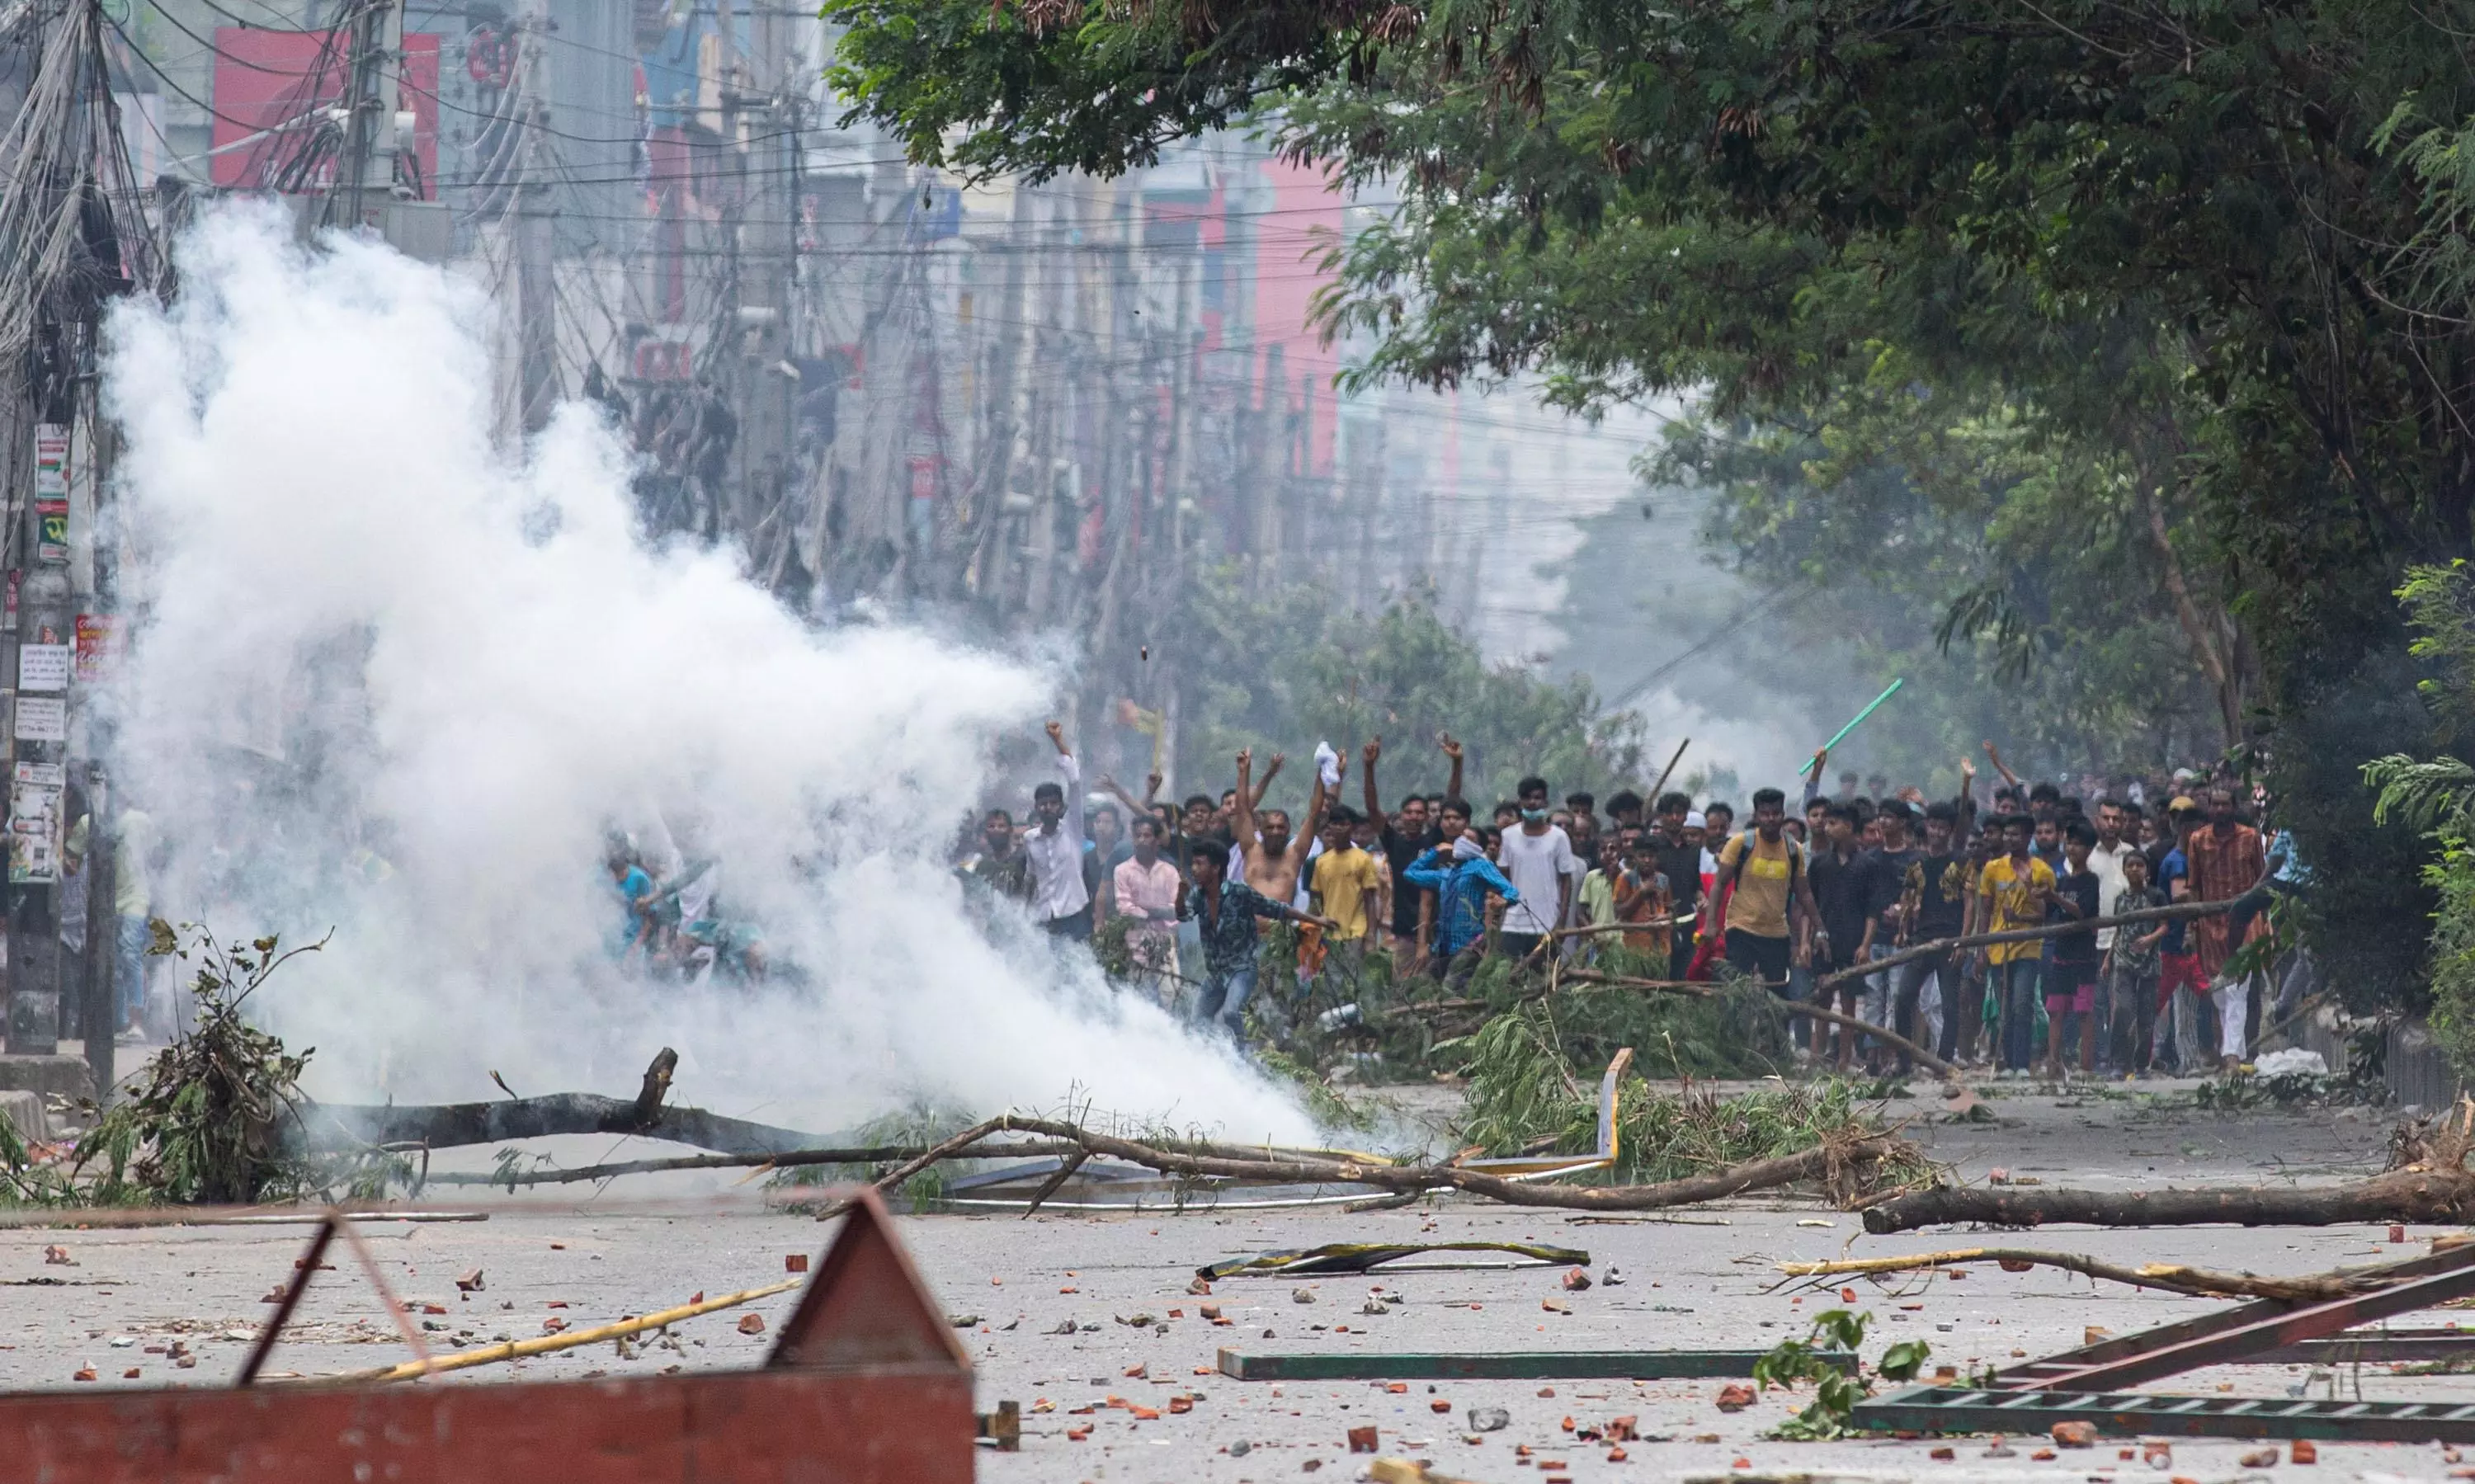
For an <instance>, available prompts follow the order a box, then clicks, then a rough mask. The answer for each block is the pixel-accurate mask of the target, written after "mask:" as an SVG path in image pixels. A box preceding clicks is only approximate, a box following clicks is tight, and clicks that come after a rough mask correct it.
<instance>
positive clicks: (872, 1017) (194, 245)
mask: <svg viewBox="0 0 2475 1484" xmlns="http://www.w3.org/2000/svg"><path fill="white" fill-rule="evenodd" d="M183 265H184V278H183V292H182V297H181V298H180V299H179V301H178V302H177V303H176V304H173V305H172V306H170V307H169V308H152V307H135V308H129V309H126V310H124V311H123V312H122V313H121V314H120V315H119V316H118V317H117V318H116V319H115V320H114V322H113V324H112V326H111V339H112V350H111V353H110V360H109V364H108V367H107V382H106V384H107V388H108V392H107V395H108V402H109V411H110V415H112V416H113V417H115V418H117V419H118V420H119V422H120V423H121V426H122V427H123V428H124V430H125V433H126V450H125V454H124V457H123V459H122V462H121V464H120V467H119V475H118V476H119V498H120V500H121V504H122V509H123V510H124V511H125V512H126V516H127V519H128V520H130V521H131V522H132V523H133V525H132V527H131V528H132V529H133V530H134V531H135V532H138V533H140V536H141V539H140V541H139V542H138V546H139V547H140V550H141V556H140V558H139V560H138V561H137V563H136V564H135V565H136V568H137V570H136V571H135V572H133V573H132V574H131V581H130V586H131V588H132V590H133V591H134V592H135V594H136V595H137V596H139V597H140V598H141V600H142V610H141V613H140V621H139V623H138V625H137V627H136V629H135V635H134V641H133V645H132V648H131V653H130V657H129V664H128V666H127V668H126V671H125V676H124V678H123V680H122V681H121V682H120V688H119V691H118V693H117V694H116V695H114V696H112V697H110V698H109V699H110V700H111V701H112V702H114V703H116V706H117V709H118V711H119V712H120V714H121V717H122V722H121V727H120V733H119V737H120V741H119V746H118V748H117V751H116V757H115V762H116V763H117V764H118V765H119V766H118V774H117V775H118V777H119V779H120V780H121V787H122V790H123V793H124V797H125V798H126V800H127V801H128V802H130V803H132V804H134V805H135V806H136V807H139V808H142V809H144V810H145V811H146V812H147V813H148V814H149V815H152V816H153V818H154V819H155V820H156V821H157V823H158V826H159V829H160V831H161V833H162V835H163V837H164V839H165V840H166V841H167V843H168V848H169V852H170V857H171V864H170V866H169V867H168V869H167V870H165V871H164V872H162V873H161V874H160V875H159V879H158V881H157V892H156V902H155V910H156V912H157V914H158V915H167V916H173V917H190V918H203V919H204V920H207V921H208V922H210V923H211V924H213V925H214V926H215V928H216V929H217V930H218V931H219V933H220V934H221V935H223V936H225V937H235V936H248V935H254V934H257V933H259V932H262V931H280V932H281V933H282V935H283V937H284V939H285V941H286V942H298V941H301V940H303V939H304V938H305V937H306V938H314V937H317V936H318V935H319V934H321V933H323V932H324V931H325V930H326V929H327V928H328V927H329V926H330V925H332V926H333V927H334V929H335V936H334V941H333V942H332V944H331V946H330V947H329V948H328V949H327V950H326V951H325V952H324V953H323V954H320V955H317V956H313V957H308V958H305V959H302V960H298V961H295V962H294V963H293V964H291V965H290V966H288V967H287V968H286V969H285V970H284V972H283V974H282V977H281V978H279V979H278V980H277V981H275V982H274V983H272V984H271V985H269V986H268V988H267V989H266V990H265V991H264V999H263V1004H262V1006H261V1013H262V1014H263V1015H264V1016H265V1017H266V1018H267V1019H269V1020H270V1021H271V1022H272V1024H273V1025H274V1027H275V1028H276V1029H277V1030H279V1031H280V1032H281V1033H282V1034H284V1035H286V1037H287V1038H288V1039H290V1040H291V1041H292V1042H293V1043H294V1044H296V1045H314V1046H316V1047H317V1049H318V1050H317V1058H316V1059H315V1061H314V1062H313V1064H312V1068H311V1073H312V1084H313V1087H314V1088H315V1090H317V1091H318V1092H319V1093H320V1094H321V1095H323V1096H327V1097H331V1098H351V1097H371V1096H378V1095H385V1096H391V1097H394V1098H396V1099H398V1100H401V1101H427V1100H429V1099H434V1098H444V1097H472V1096H489V1095H492V1089H491V1088H490V1087H489V1084H488V1083H487V1081H486V1072H487V1070H488V1069H493V1068H495V1069H497V1070H499V1071H501V1072H502V1073H503V1074H504V1076H505V1077H506V1079H507V1081H508V1082H509V1083H512V1084H513V1085H514V1086H515V1087H516V1088H517V1089H518V1090H519V1091H523V1092H527V1093H529V1092H536V1091H551V1090H558V1089H563V1088H579V1087H580V1088H592V1089H598V1090H609V1091H624V1090H625V1089H626V1088H628V1087H629V1086H632V1084H633V1080H634V1077H635V1074H636V1072H637V1071H638V1070H640V1069H641V1068H642V1066H643V1065H644V1063H645V1061H646V1060H647V1059H648V1058H649V1057H650V1055H651V1054H652V1052H653V1051H654V1050H655V1049H656V1048H657V1047H659V1046H661V1045H663V1044H670V1045H674V1046H676V1047H677V1048H679V1050H680V1051H681V1053H682V1056H683V1058H684V1061H683V1068H682V1075H681V1084H680V1097H681V1099H682V1101H687V1100H694V1101H698V1102H700V1103H702V1104H704V1105H705V1106H709V1107H716V1108H718V1109H721V1110H723V1111H727V1112H733V1113H739V1114H743V1115H747V1116H754V1117H759V1118H762V1119H764V1120H766V1121H768V1122H776V1123H785V1124H789V1125H791V1126H794V1127H800V1128H807V1129H811V1130H832V1129H838V1128H842V1127H846V1126H847V1125H848V1124H850V1123H852V1122H856V1121H858V1120H862V1119H865V1118H867V1117H869V1116H870V1115H873V1114H876V1113H881V1112H886V1111H891V1110H894V1109H895V1108H897V1107H902V1106H905V1105H907V1104H910V1103H913V1102H917V1101H933V1102H937V1103H941V1104H944V1105H949V1106H950V1105H961V1106H963V1107H968V1108H970V1109H974V1110H979V1111H995V1110H998V1109H1000V1108H1004V1107H1052V1108H1053V1107H1057V1106H1058V1105H1059V1104H1061V1103H1062V1102H1064V1101H1065V1100H1066V1098H1067V1097H1068V1096H1069V1094H1072V1095H1075V1096H1077V1097H1079V1098H1082V1099H1088V1100H1089V1102H1090V1105H1091V1106H1093V1107H1097V1108H1100V1109H1104V1110H1112V1111H1115V1112H1116V1113H1119V1114H1122V1115H1126V1116H1129V1117H1137V1118H1164V1119H1167V1120H1170V1121H1174V1122H1176V1123H1179V1124H1184V1125H1194V1126H1201V1127H1214V1128H1217V1129H1219V1130H1220V1131H1223V1132H1224V1133H1225V1134H1226V1135H1228V1136H1231V1137H1248V1138H1262V1137H1272V1138H1281V1139H1294V1138H1298V1137H1302V1136H1304V1135H1306V1134H1307V1133H1308V1132H1310V1130H1309V1128H1308V1126H1307V1122H1306V1120H1305V1118H1304V1117H1303V1115H1302V1114H1300V1113H1299V1112H1298V1111H1297V1109H1296V1107H1295V1106H1294V1104H1293V1102H1292V1101H1291V1100H1290V1099H1289V1098H1287V1097H1286V1096H1284V1095H1283V1094H1282V1093H1281V1092H1280V1091H1279V1090H1278V1089H1276V1088H1275V1087H1274V1086H1273V1085H1272V1084H1271V1083H1267V1082H1266V1081H1265V1080H1264V1079H1263V1078H1262V1076H1261V1075H1259V1074H1258V1073H1256V1072H1254V1071H1252V1070H1251V1069H1249V1068H1248V1067H1247V1066H1245V1065H1244V1064H1243V1063H1242V1062H1241V1061H1240V1060H1239V1059H1238V1058H1237V1057H1236V1056H1234V1055H1233V1054H1232V1053H1231V1052H1229V1051H1228V1050H1227V1049H1226V1048H1225V1047H1223V1046H1221V1045H1218V1044H1216V1043H1214V1042H1212V1041H1210V1040H1208V1039H1204V1038H1198V1037H1197V1036H1195V1035H1193V1034H1190V1033H1188V1031H1187V1030H1186V1029H1185V1028H1184V1027H1182V1026H1180V1025H1179V1024H1177V1023H1176V1022H1174V1021H1172V1020H1171V1019H1170V1018H1169V1017H1167V1016H1165V1015H1164V1014H1163V1013H1162V1012H1160V1011H1159V1010H1156V1009H1153V1008H1150V1007H1149V1006H1147V1005H1142V1004H1139V1003H1135V1002H1133V1001H1132V1000H1131V998H1130V997H1125V996H1117V995H1113V994H1112V993H1111V992H1110V991H1109V990H1108V989H1107V988H1106V986H1105V985H1103V984H1102V983H1101V981H1100V979H1099V978H1098V976H1097V974H1096V972H1095V971H1093V970H1092V969H1091V968H1090V966H1089V964H1088V963H1086V964H1083V965H1081V966H1079V967H1078V966H1069V965H1067V964H1066V962H1064V961H1060V960H1058V959H1056V958H1054V957H1053V956H1051V955H1050V954H1049V953H1048V952H1047V949H1046V946H1045V944H1044V943H1043V942H1041V941H1040V940H1038V939H1037V938H1036V937H1029V936H1028V935H1017V937H1025V938H1027V940H1026V941H1019V942H1010V943H1008V944H1007V945H1005V946H998V945H996V944H994V943H992V940H991V937H989V936H988V935H986V934H984V933H982V932H980V931H979V930H977V929H976V928H974V927H973V926H971V923H970V920H969V918H968V916H967V913H966V912H965V908H964V904H963V898H962V894H961V891H960V888H959V887H958V885H957V884H956V883H955V881H954V880H953V879H952V878H951V877H950V876H949V875H948V874H947V873H946V871H945V870H944V869H943V864H942V857H941V852H942V851H943V849H944V847H945V846H946V844H947V843H948V841H949V840H950V839H951V838H952V832H953V830H954V827H955V824H956V822H957V820H958V819H959V818H960V817H961V815H962V814H963V812H964V811H965V810H967V809H968V808H969V807H970V806H972V805H973V804H975V803H977V802H978V801H979V800H980V799H981V798H982V797H983V796H984V793H983V791H984V790H986V789H988V788H990V787H991V784H990V779H989V776H988V761H989V758H990V756H991V751H992V742H993V741H994V739H995V738H996V737H997V736H998V735H999V734H1000V733H1004V732H1021V731H1024V730H1027V729H1033V728H1036V727H1037V725H1038V723H1039V721H1040V719H1041V717H1042V714H1043V707H1044V706H1045V704H1046V703H1047V702H1048V701H1049V699H1050V698H1051V697H1052V695H1053V694H1054V693H1055V692H1056V690H1057V688H1058V677H1057V676H1056V675H1053V674H1047V673H1041V672H1039V671H1037V670H1035V669H1029V668H1026V667H1023V666H1020V665H1018V664H1016V663H1013V662H1010V661H1008V660H1006V659H1004V658H1001V657H999V656H996V655H994V654H991V653H988V652H981V651H974V650H971V649H969V648H966V647H963V646H960V645H956V644H953V643H950V642H944V641H940V640H937V639H932V638H930V637H928V636H926V635H924V634H922V633H919V632H917V631H915V630H911V629H906V628H903V627H899V626H892V625H886V626H863V627H851V628H845V629H840V630H833V631H823V632H821V631H818V630H815V629H813V628H812V627H809V626H807V625H804V624H803V623H801V622H800V621H799V620H796V618H794V617H793V616H791V615H789V614H787V613H786V612H785V611H784V610H783V609H782V608H781V607H779V606H778V605H777V604H776V603H775V602H774V601H773V600H772V598H771V597H769V596H767V595H766V594H764V593H763V592H761V591H759V590H758V589H756V588H754V587H752V586H750V585H749V584H747V583H746V582H744V581H742V580H741V578H740V576H739V575H738V571H737V566H736V563H735V561H734V559H733V557H732V556H731V554H730V553H728V552H711V551H701V550H697V549H691V548H685V547H674V548H667V549H660V550H655V549H649V548H648V547H646V546H645V545H643V544H642V543H640V542H639V541H638V540H637V539H636V536H635V534H634V529H633V526H632V523H631V515H630V504H629V498H628V492H627V486H626V469H625V458H624V454H623V452H622V451H621V450H620V448H619V447H618V445H617V443H616V442H615V441H614V438H613V437H612V436H611V435H610V434H609V433H608V432H607V431H605V429H604V428H603V427H602V426H600V424H599V423H598V422H597V421H596V419H595V418H594V417H593V416H592V415H591V414H589V413H587V412H585V411H584V410H582V409H580V408H576V407H570V408H568V409H566V410H565V411H564V412H563V413H562V414H561V416H560V417H559V419H558V420H557V421H556V423H555V424H554V426H552V427H551V429H549V430H548V432H546V433H545V434H544V435H543V436H542V437H541V438H540V439H539V440H537V444H536V447H535V449H534V450H533V452H532V455H531V458H530V461H529V463H528V464H527V465H526V466H525V467H510V466H509V464H508V463H507V461H506V460H505V459H504V458H503V457H502V454H501V453H500V452H499V451H498V450H495V449H494V448H493V446H492V443H491V440H490V436H489V431H488V429H489V426H490V418H489V406H488V395H489V394H488V388H489V381H490V377H489V367H488V365H487V363H486V358H485V353H484V350H483V344H484V340H483V332H484V329H485V326H486V321H487V305H486V304H485V302H484V300H483V299H482V297H481V295H480V294H479V293H478V291H477V290H476V289H475V288H473V287H472V286H471V285H469V284H465V283H462V282H459V281H457V280H453V279H452V278H451V277H449V276H448V275H447V274H445V273H442V272H440V271H438V270H435V269H432V268H429V267H426V266H423V265H421V264H418V263H414V262H412V261H410V260H408V259H405V258H404V257H401V256H398V255H394V254H393V253H391V252H388V251H387V250H385V249H383V248H380V247H377V246H373V245H369V244H364V243H355V242H338V243H332V244H330V245H328V247H327V248H326V249H324V250H322V251H319V252H317V253H314V254H313V253H307V252H304V251H303V250H301V249H299V248H297V247H295V246H293V245H292V244H291V243H290V242H289V240H288V238H287V235H286V233H285V232H284V231H283V230H282V225H281V223H280V222H279V221H278V220H277V219H276V218H275V217H274V216H273V215H272V214H271V213H268V212H265V211H263V210H259V209H254V208H243V207H233V208H224V209H219V210H217V211H215V212H212V213H210V214H208V216H207V218H206V219H205V220H204V222H203V223H202V224H201V225H200V226H199V227H198V228H197V229H196V230H195V231H193V232H192V233H191V234H190V235H189V237H188V238H187V241H186V244H185V252H184V255H183ZM1002 801H1003V802H1006V803H1008V804H1011V805H1013V806H1014V807H1015V808H1016V809H1017V813H1019V812H1020V809H1021V808H1022V807H1023V805H1024V804H1025V803H1026V802H1027V801H1026V800H1022V799H1013V798H1008V799H1004V800H1002ZM614 825H615V826H617V827H620V828H625V829H630V830H634V831H636V832H638V833H639V838H640V839H644V838H645V836H646V835H647V834H651V835H653V836H655V837H656V839H652V840H648V843H658V837H659V836H660V834H661V833H662V832H663V831H664V830H665V828H666V826H667V829H668V830H669V831H672V832H676V833H680V834H687V835H692V836H693V837H694V839H692V840H690V841H687V843H691V844H693V845H694V846H695V847H697V848H698V850H699V851H702V852H706V853H710V854H713V855H715V856H718V857H719V858H720V859H721V860H722V861H723V863H724V864H723V867H722V871H723V875H722V891H723V894H724V896H725V897H726V899H727V901H728V903H729V906H730V909H731V912H730V914H731V915H732V916H733V917H736V918H747V919H751V920H753V921H755V922H757V923H760V924H762V926H763V928H764V930H765V937H766V942H767V946H768V949H769V951H770V954H771V956H772V959H773V960H774V961H776V962H780V963H787V964H794V965H796V966H797V967H798V968H799V969H801V970H804V971H805V976H806V977H805V979H804V981H800V980H798V979H796V977H795V976H792V975H784V976H781V977H780V978H777V979H776V980H775V981H774V982H772V983H769V984H767V985H763V986H760V987H756V988H752V989H750V988H738V987H713V988H701V989H695V990H689V989H684V988H681V987H679V986H677V985H661V984H648V983H644V982H640V981H636V980H632V979H629V978H626V977H624V976H622V975H620V974H619V973H618V972H617V971H616V970H615V968H614V965H613V963H612V961H611V958H610V955H609V953H608V951H607V947H606V944H607V942H608V941H609V939H610V938H611V937H613V935H614V934H615V933H616V932H617V931H618V929H619V927H620V923H621V909H620V905H619V902H618V899H617V897H616V895H615V893H614V891H613V888H612V886H611V883H610V879H609V877H608V875H607V874H606V873H605V871H604V869H603V866H602V864H601V861H602V849H603V841H604V839H605V832H606V831H607V830H608V829H610V828H611V827H613V826H614ZM380 861H382V862H384V863H385V864H384V865H383V866H381V865H380V864H377V863H378V862H380Z"/></svg>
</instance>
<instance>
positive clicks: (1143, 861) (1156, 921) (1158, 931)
mask: <svg viewBox="0 0 2475 1484" xmlns="http://www.w3.org/2000/svg"><path fill="white" fill-rule="evenodd" d="M1160 832H1161V827H1160V820H1159V819H1158V818H1157V817H1156V816H1154V815H1137V816H1136V818H1135V853H1134V854H1133V855H1131V856H1128V857H1127V858H1126V859H1125V860H1123V861H1120V862H1118V863H1117V868H1116V870H1115V872H1114V873H1113V875H1112V878H1111V880H1112V882H1113V884H1114V885H1115V888H1116V903H1115V907H1114V909H1113V912H1114V914H1115V915H1116V916H1120V917H1131V918H1133V919H1134V921H1133V922H1132V923H1131V924H1129V925H1128V927H1127V929H1126V949H1127V952H1128V953H1129V955H1130V956H1131V957H1132V958H1133V960H1134V966H1135V973H1134V978H1135V983H1136V984H1138V985H1142V986H1143V987H1144V988H1146V989H1148V990H1150V991H1151V994H1152V996H1153V998H1155V999H1157V1000H1158V1001H1159V1002H1160V1004H1161V1008H1162V1009H1164V1010H1170V1011H1174V1010H1176V1009H1177V1000H1178V995H1177V988H1178V982H1177V977H1176V969H1177V898H1178V892H1179V890H1180V889H1181V888H1182V886H1183V883H1182V881H1181V879H1180V878H1179V876H1178V874H1177V866H1176V865H1175V864H1172V863H1170V862H1168V861H1166V860H1164V859H1163V858H1162V856H1161V833H1160Z"/></svg>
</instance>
